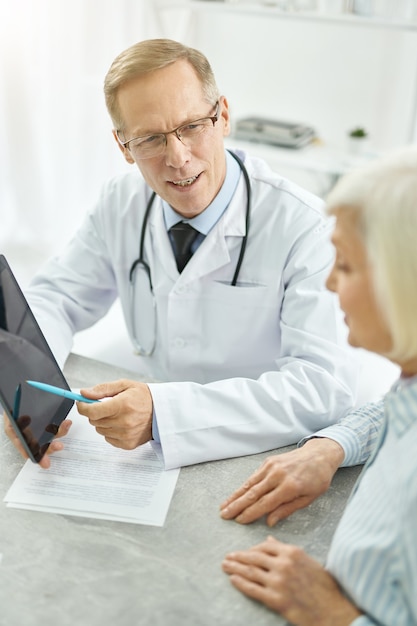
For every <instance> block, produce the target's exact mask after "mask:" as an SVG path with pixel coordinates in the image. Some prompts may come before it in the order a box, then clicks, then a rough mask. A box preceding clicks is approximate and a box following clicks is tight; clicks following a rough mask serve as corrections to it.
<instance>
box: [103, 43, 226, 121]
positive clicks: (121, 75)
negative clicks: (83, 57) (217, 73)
mask: <svg viewBox="0 0 417 626" xmlns="http://www.w3.org/2000/svg"><path fill="white" fill-rule="evenodd" d="M181 59H184V60H186V61H188V63H189V64H190V65H191V66H192V67H193V68H194V71H195V72H196V74H197V76H198V78H199V79H200V81H201V84H202V87H203V93H204V97H205V99H206V101H207V103H208V104H212V105H214V104H215V103H216V102H217V100H218V99H219V97H220V92H219V89H218V87H217V84H216V79H215V77H214V73H213V70H212V68H211V65H210V63H209V61H208V59H207V58H206V57H205V56H204V54H203V53H202V52H200V51H199V50H196V49H195V48H190V47H188V46H185V45H184V44H182V43H179V42H178V41H174V40H172V39H145V40H144V41H139V42H138V43H136V44H134V45H133V46H130V47H129V48H127V50H124V51H123V52H121V53H120V54H119V55H118V56H117V57H116V58H115V60H114V61H113V63H112V65H111V66H110V69H109V71H108V72H107V74H106V77H105V79H104V95H105V99H106V106H107V110H108V112H109V114H110V117H111V119H112V121H113V124H114V127H115V129H116V130H119V131H121V130H123V119H122V118H121V114H120V110H119V107H118V99H117V94H118V91H119V89H120V87H122V86H123V85H124V84H126V83H127V82H128V81H130V80H132V79H134V78H138V77H139V76H142V75H143V74H147V73H149V72H153V71H155V70H159V69H162V68H164V67H166V66H167V65H170V64H171V63H174V62H175V61H179V60H181ZM169 97H170V94H169V93H167V98H169Z"/></svg>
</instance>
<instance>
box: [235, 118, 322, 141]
mask: <svg viewBox="0 0 417 626" xmlns="http://www.w3.org/2000/svg"><path fill="white" fill-rule="evenodd" d="M315 136H316V133H315V131H314V129H313V128H312V127H311V126H306V125H305V124H296V123H293V122H284V121H281V120H274V119H267V118H264V117H245V118H243V119H240V120H237V122H236V127H235V131H234V137H236V139H243V140H248V141H257V142H261V143H269V144H273V145H276V146H285V147H286V148H302V147H303V146H305V145H307V144H308V143H310V142H311V141H312V139H314V138H315Z"/></svg>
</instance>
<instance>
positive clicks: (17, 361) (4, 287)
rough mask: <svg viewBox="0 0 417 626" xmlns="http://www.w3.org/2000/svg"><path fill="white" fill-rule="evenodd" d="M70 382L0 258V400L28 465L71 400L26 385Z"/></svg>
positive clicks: (39, 453)
mask: <svg viewBox="0 0 417 626" xmlns="http://www.w3.org/2000/svg"><path fill="white" fill-rule="evenodd" d="M26 380H37V381H40V382H44V383H49V384H51V385H55V386H57V387H62V388H63V389H69V386H68V383H67V381H66V380H65V377H64V375H63V373H62V371H61V369H60V367H59V365H58V363H57V362H56V360H55V358H54V356H53V354H52V352H51V350H50V348H49V346H48V344H47V342H46V339H45V337H44V335H43V334H42V331H41V329H40V328H39V325H38V323H37V322H36V320H35V318H34V316H33V314H32V311H31V310H30V308H29V305H28V303H27V301H26V298H25V297H24V295H23V293H22V291H21V289H20V287H19V286H18V284H17V282H16V279H15V277H14V276H13V273H12V271H11V269H10V267H9V265H8V263H7V261H6V259H5V257H4V256H3V255H0V402H1V404H2V406H3V408H4V410H5V411H6V413H7V415H8V417H9V419H10V420H11V422H12V425H13V427H14V429H15V431H16V433H17V435H18V436H19V438H20V440H21V441H22V443H23V446H24V448H25V450H26V451H27V453H28V455H29V457H30V458H31V459H32V461H35V462H39V461H40V460H41V458H42V457H43V455H44V454H45V452H46V450H47V448H48V446H49V444H50V442H51V441H52V439H53V437H54V435H55V434H56V433H57V431H58V428H59V425H60V424H61V422H62V421H63V420H64V419H65V417H66V416H67V415H68V413H69V411H70V409H71V407H72V405H73V404H74V401H73V400H68V399H66V398H61V397H60V396H56V395H53V394H50V393H45V392H44V391H41V390H39V389H35V388H34V387H31V386H29V385H28V384H27V383H26Z"/></svg>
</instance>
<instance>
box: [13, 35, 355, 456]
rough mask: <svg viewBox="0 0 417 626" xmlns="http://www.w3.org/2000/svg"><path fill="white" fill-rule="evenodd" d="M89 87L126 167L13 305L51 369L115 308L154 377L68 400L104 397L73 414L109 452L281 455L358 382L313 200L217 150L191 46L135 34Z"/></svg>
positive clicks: (223, 131) (221, 117)
mask: <svg viewBox="0 0 417 626" xmlns="http://www.w3.org/2000/svg"><path fill="white" fill-rule="evenodd" d="M104 90H105V97H106V104H107V108H108V111H109V113H110V116H111V119H112V121H113V124H114V130H113V134H114V138H115V140H116V142H117V144H118V146H119V148H120V150H121V151H122V153H123V155H124V157H125V159H126V160H127V161H128V163H131V164H136V165H137V167H138V169H139V173H138V171H137V169H136V168H135V169H134V171H132V172H130V173H128V174H124V175H122V176H119V177H117V178H114V179H113V180H110V181H109V182H108V183H107V184H106V185H105V186H104V188H103V190H102V193H101V195H100V197H99V200H98V202H97V204H96V206H95V208H94V209H93V210H92V211H91V213H89V214H88V215H87V216H86V218H85V220H84V223H83V224H82V225H81V227H80V229H79V230H78V232H77V233H76V235H75V237H74V238H73V239H72V241H71V242H70V243H69V244H68V245H67V247H66V248H65V249H64V250H63V251H62V254H61V255H60V256H59V257H58V258H54V259H52V260H51V261H49V263H48V264H47V265H46V266H45V268H44V269H43V271H42V272H41V273H39V275H38V276H37V277H36V278H35V279H34V281H33V282H32V285H31V287H30V289H29V290H28V292H27V297H28V299H29V302H30V305H31V307H32V309H33V311H34V313H35V315H36V317H37V319H38V321H39V323H40V325H41V327H42V328H43V331H44V333H45V335H46V337H47V339H48V341H49V343H50V346H51V348H52V350H53V352H54V353H55V355H56V357H57V359H58V361H59V362H60V363H63V362H64V361H65V358H66V357H67V355H68V353H69V352H70V349H71V345H72V337H73V335H74V333H75V332H77V331H80V330H83V329H85V328H87V327H88V326H91V325H92V324H94V323H95V322H96V321H97V320H99V319H100V318H101V317H102V316H103V315H105V313H106V312H107V311H108V309H109V308H110V306H111V305H112V303H113V302H114V301H115V299H116V298H117V297H119V298H120V300H121V304H122V308H123V313H124V318H125V322H126V326H127V330H128V333H129V336H130V339H131V341H132V344H133V346H134V347H135V349H136V350H137V351H138V353H139V355H141V356H138V369H139V370H140V371H142V372H144V371H145V372H147V373H148V374H149V375H150V376H152V377H153V378H156V379H157V380H160V381H162V382H161V383H155V384H144V383H138V382H135V381H130V380H121V381H116V382H108V383H103V384H101V385H97V386H96V387H94V388H92V389H83V390H82V393H83V394H84V395H85V396H87V397H89V398H95V399H99V398H104V397H106V398H108V399H107V400H106V402H101V403H94V404H87V403H79V404H78V409H79V411H80V413H82V414H83V415H85V416H87V418H88V419H89V421H90V423H91V424H92V425H93V426H94V427H95V428H96V429H97V431H98V432H99V433H100V434H102V435H103V436H104V437H105V438H106V440H107V441H108V442H110V443H111V444H113V445H114V446H117V447H120V448H125V449H133V448H135V447H137V446H139V445H141V444H143V443H145V442H147V441H148V440H150V439H152V438H153V439H156V440H157V441H160V443H161V446H162V451H163V455H164V460H165V466H166V468H173V467H178V466H184V465H188V464H193V463H198V462H202V461H209V460H213V459H221V458H226V457H234V456H241V455H247V454H254V453H257V452H261V451H265V450H270V449H273V448H277V447H280V446H285V445H288V444H291V443H295V442H296V441H298V440H299V439H300V438H302V437H304V436H306V435H308V434H311V433H313V432H314V431H316V430H318V429H320V428H324V427H325V426H327V425H329V424H332V423H334V422H336V421H337V420H338V418H339V417H341V416H342V415H344V414H345V413H346V412H347V411H349V410H350V409H351V407H352V406H353V404H354V396H355V386H356V374H355V365H354V363H353V361H352V355H351V353H350V351H349V348H348V346H347V342H346V338H345V337H346V331H345V330H344V327H343V320H342V318H341V314H340V312H339V310H338V308H337V303H336V300H335V298H334V296H333V295H332V294H329V293H328V292H326V290H325V286H324V284H325V278H326V276H327V274H328V273H329V270H330V267H331V264H332V259H333V252H332V248H331V244H330V240H329V237H330V229H331V225H330V224H329V223H328V221H327V219H326V218H325V217H324V216H323V215H322V202H321V200H319V199H318V198H316V197H314V196H313V195H311V194H310V193H308V192H306V191H304V190H302V189H300V188H299V187H297V186H296V185H294V184H292V183H290V182H289V181H287V180H286V179H284V178H282V177H281V176H279V175H278V174H276V173H274V172H272V171H271V170H270V168H269V167H268V166H267V164H266V163H265V162H263V161H261V160H259V159H254V158H250V157H249V156H248V155H246V154H244V153H240V152H239V153H237V152H236V153H235V154H233V153H230V152H228V151H226V150H225V147H224V137H225V136H227V135H228V134H229V132H230V114H229V105H228V101H227V99H226V98H225V97H224V96H222V95H220V94H219V91H218V88H217V86H216V82H215V78H214V76H213V73H212V70H211V68H210V65H209V63H208V61H207V59H206V58H205V57H204V56H203V55H202V54H201V53H200V52H198V51H197V50H194V49H191V48H188V47H186V46H184V45H182V44H180V43H178V42H175V41H171V40H163V39H157V40H148V41H142V42H140V43H138V44H136V45H133V46H132V47H130V48H129V49H128V50H126V51H124V52H122V53H121V54H120V55H119V56H118V57H117V58H116V59H115V61H114V62H113V64H112V66H111V67H110V70H109V72H108V74H107V76H106V79H105V86H104ZM178 223H180V225H178ZM184 225H185V226H184ZM189 226H192V227H193V229H194V230H193V229H190V228H189ZM172 227H174V228H172ZM178 231H179V232H178ZM190 232H191V235H192V236H191V237H190V239H191V240H192V241H191V243H190V242H187V241H185V239H187V238H188V237H189V236H190ZM187 246H188V248H191V250H187ZM191 254H192V256H191V257H190V255H191ZM176 255H177V258H176ZM189 257H190V258H189ZM68 427H69V423H66V422H64V424H63V426H62V428H61V431H60V433H59V434H60V435H63V434H65V433H66V432H67V431H68ZM6 429H7V430H8V433H9V434H10V436H11V437H13V435H12V434H11V433H10V429H9V427H8V426H7V425H6ZM16 445H17V444H16ZM60 447H62V443H61V442H59V440H57V441H55V442H53V444H52V445H51V448H50V451H51V452H52V451H53V450H54V449H59V448H60ZM49 463H50V459H48V457H47V456H46V457H44V459H43V461H42V464H43V466H44V467H48V466H49Z"/></svg>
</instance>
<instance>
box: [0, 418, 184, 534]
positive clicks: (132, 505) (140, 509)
mask: <svg viewBox="0 0 417 626" xmlns="http://www.w3.org/2000/svg"><path fill="white" fill-rule="evenodd" d="M69 417H70V418H71V419H72V421H73V425H72V427H71V430H70V432H69V434H68V435H67V436H66V437H65V439H63V442H64V445H65V448H64V450H62V451H61V452H58V453H54V454H53V455H51V467H50V468H49V469H47V470H44V469H42V468H41V467H39V465H37V464H35V463H32V461H27V462H26V463H25V465H24V466H23V468H22V470H21V471H20V473H19V475H18V476H17V477H16V479H15V481H14V483H13V484H12V486H11V487H10V489H9V491H8V492H7V494H6V496H5V498H4V500H5V502H6V503H7V506H9V507H15V508H22V509H31V510H35V511H44V512H53V513H61V514H65V515H76V516H81V517H95V518H100V519H111V520H117V521H121V522H131V523H136V524H149V525H152V526H163V525H164V522H165V518H166V515H167V513H168V509H169V505H170V502H171V499H172V496H173V493H174V490H175V485H176V483H177V479H178V475H179V469H176V470H168V471H165V470H164V467H163V462H162V454H161V451H160V447H159V446H158V444H155V443H154V442H152V443H147V444H145V445H143V446H140V447H139V448H136V449H135V450H121V449H119V448H114V447H113V446H111V445H110V444H108V443H107V442H106V441H105V439H104V438H103V437H101V436H100V435H98V434H97V433H96V431H95V429H94V428H93V427H92V426H91V425H90V424H89V422H88V420H86V418H85V417H82V416H81V415H79V414H78V413H77V411H76V407H74V408H73V409H72V411H71V413H70V415H69Z"/></svg>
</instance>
